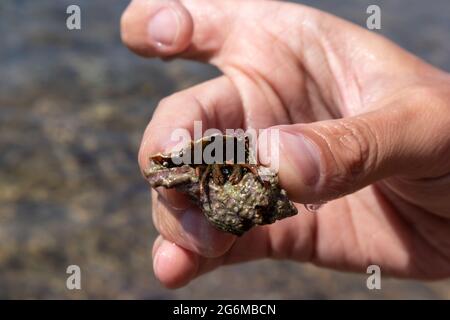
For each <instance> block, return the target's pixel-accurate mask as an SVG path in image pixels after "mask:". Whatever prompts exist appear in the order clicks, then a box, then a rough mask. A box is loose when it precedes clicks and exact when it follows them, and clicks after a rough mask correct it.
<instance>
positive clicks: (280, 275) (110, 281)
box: [0, 0, 450, 299]
mask: <svg viewBox="0 0 450 320" xmlns="http://www.w3.org/2000/svg"><path fill="white" fill-rule="evenodd" d="M303 3H307V4H310V5H312V6H316V7H319V8H321V9H323V10H326V11H329V12H332V13H334V14H336V15H339V16H341V17H344V18H347V19H349V20H352V21H354V22H355V23H357V24H359V25H361V26H364V25H365V19H366V17H367V15H366V13H365V11H366V8H367V6H368V5H370V4H378V5H380V6H381V8H382V30H381V33H382V34H385V35H387V36H388V37H390V38H391V39H393V40H394V41H396V42H398V43H400V44H401V45H402V46H403V47H405V48H407V49H409V50H410V51H412V52H414V53H416V54H418V55H419V56H421V57H423V58H424V59H426V60H427V61H429V62H431V63H433V64H434V65H436V66H438V67H441V68H443V69H446V70H448V71H450V42H449V41H448V39H449V34H450V2H449V1H448V0H430V1H421V0H389V1H387V0H386V1H375V0H369V1H367V0H363V1H356V0H354V1H351V0H341V1H335V0H316V1H313V0H311V1H303ZM70 4H78V5H79V6H80V7H81V10H82V28H83V29H82V31H72V32H70V31H68V30H67V29H66V27H65V19H66V17H67V16H66V13H65V11H66V8H67V6H68V5H70ZM127 4H128V1H127V0H70V1H67V0H59V1H54V0H39V1H33V0H2V1H1V2H0V31H1V37H2V39H1V41H0V298H68V299H77V298H125V299H127V298H150V299H164V298H193V299H196V298H255V299H259V298H275V299H278V298H290V299H297V298H298V299H302V298H306V299H314V298H369V299H371V298H446V299H449V298H450V282H449V281H440V282H435V283H422V282H416V281H400V280H392V279H386V280H385V279H383V283H382V286H383V287H382V290H380V291H369V290H368V289H367V288H366V286H365V281H366V277H365V276H364V275H354V274H346V273H338V272H332V271H329V270H324V269H318V268H316V267H313V266H309V265H300V264H296V263H290V262H275V261H260V262H254V263H248V264H243V265H238V266H230V267H226V268H222V269H220V270H217V271H215V272H213V273H211V274H208V275H206V276H204V277H202V278H201V279H198V280H196V281H194V282H193V283H192V284H190V285H189V286H187V287H186V288H183V289H180V290H176V291H170V290H166V289H164V288H162V287H161V285H160V284H159V283H158V282H157V280H155V278H154V277H153V274H152V263H151V257H150V252H151V243H152V240H153V239H154V238H155V236H156V232H155V230H154V228H153V226H152V223H151V218H150V197H149V188H148V186H147V184H146V182H145V181H144V180H143V179H142V178H141V175H140V173H139V169H138V166H137V163H136V155H137V150H138V146H139V142H140V138H141V134H142V132H143V130H144V128H145V126H146V124H147V122H148V120H149V119H150V117H151V115H152V112H153V110H154V107H155V106H156V105H157V103H158V101H159V100H160V99H161V98H162V97H164V96H166V95H168V94H171V93H173V92H174V91H177V90H180V89H183V88H186V87H188V86H190V85H193V84H196V83H199V82H201V81H203V80H206V79H210V78H212V77H214V76H216V75H217V74H218V72H217V70H215V69H214V68H212V67H208V66H202V65H199V64H196V63H191V62H185V61H175V62H170V63H162V62H161V61H158V60H152V61H148V60H144V59H142V58H138V57H136V56H134V55H133V54H131V53H130V52H129V51H128V50H127V49H126V48H125V47H124V46H123V45H122V44H121V41H120V34H119V19H120V15H121V12H122V11H123V10H124V8H125V7H126V5H127ZM70 264H77V265H79V266H80V267H81V269H82V290H81V291H69V290H67V289H66V286H65V281H66V277H67V275H66V273H65V270H66V267H67V266H68V265H70Z"/></svg>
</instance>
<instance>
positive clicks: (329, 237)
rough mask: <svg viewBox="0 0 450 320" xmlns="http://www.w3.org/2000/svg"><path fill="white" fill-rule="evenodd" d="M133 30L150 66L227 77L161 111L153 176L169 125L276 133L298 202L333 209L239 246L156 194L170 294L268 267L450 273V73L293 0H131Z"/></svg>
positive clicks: (169, 195)
mask: <svg viewBox="0 0 450 320" xmlns="http://www.w3.org/2000/svg"><path fill="white" fill-rule="evenodd" d="M163 9H166V10H163ZM121 23H122V37H123V41H124V42H125V43H126V45H127V46H128V47H129V48H130V49H131V50H133V51H134V52H136V53H138V54H140V55H143V56H147V57H163V58H185V59H193V60H198V61H202V62H205V63H211V64H214V65H216V66H217V67H218V68H220V70H221V71H222V72H223V75H222V76H220V77H218V78H217V79H213V80H210V81H208V82H206V83H203V84H200V85H198V86H195V87H193V88H190V89H187V90H185V91H182V92H178V93H175V94H174V95H172V96H170V97H168V98H165V99H164V100H162V101H161V103H160V104H159V106H158V108H157V109H156V111H155V113H154V115H153V118H152V120H151V121H150V123H149V125H148V127H147V129H146V131H145V133H144V136H143V140H142V145H141V149H140V153H139V163H140V166H141V169H144V168H145V167H146V165H147V164H148V157H149V155H150V154H153V153H156V152H159V151H162V150H168V149H170V147H171V145H170V140H169V139H170V138H169V137H170V134H171V132H172V130H174V129H176V128H186V129H189V130H190V131H192V129H193V122H194V121H195V120H201V121H202V122H203V127H204V129H207V128H210V127H213V128H218V129H221V130H224V129H226V128H243V129H246V128H249V127H252V128H277V129H279V130H280V145H279V148H280V168H279V177H280V181H281V184H282V187H283V188H284V189H286V190H287V192H288V194H289V197H290V198H291V199H293V200H294V201H296V202H297V203H315V202H318V201H323V200H327V201H329V202H328V203H327V204H326V205H325V206H324V207H323V208H322V209H320V210H319V212H318V213H317V214H311V213H306V214H303V213H302V212H304V210H303V208H302V206H301V205H298V208H299V211H301V212H300V214H299V215H297V216H295V217H292V218H289V219H285V220H282V221H279V222H276V223H275V224H272V225H268V226H263V227H256V228H254V229H252V230H250V231H249V232H248V233H246V234H245V235H244V236H242V237H240V238H236V237H235V236H232V235H229V234H225V233H222V232H220V231H217V230H216V229H214V228H213V227H212V226H210V225H209V224H208V222H207V221H206V219H205V218H204V217H203V215H202V214H201V213H200V212H199V210H198V209H197V208H194V207H192V206H191V205H190V204H189V203H188V202H187V201H186V199H185V198H184V197H183V196H181V195H179V194H177V193H175V192H173V191H170V190H160V192H159V193H158V194H157V193H156V192H154V191H153V192H152V205H153V219H154V223H155V226H156V228H157V229H158V231H159V232H160V234H161V236H159V237H158V239H157V240H156V241H155V244H154V248H153V258H154V271H155V274H156V276H157V277H158V278H159V279H160V281H161V282H162V283H163V284H164V285H166V286H167V287H172V288H174V287H179V286H183V285H185V284H187V283H188V282H189V281H190V280H192V279H194V278H195V277H197V276H199V275H201V274H203V273H205V272H208V271H211V270H213V269H215V268H217V267H219V266H221V265H225V264H231V263H238V262H243V261H249V260H254V259H260V258H266V257H270V258H275V259H292V260H296V261H301V262H311V263H314V264H316V265H319V266H325V267H330V268H334V269H339V270H349V271H365V270H366V268H367V266H368V265H370V264H377V265H379V266H380V267H381V269H382V271H383V273H384V274H391V275H394V276H399V277H414V278H424V279H436V278H442V277H448V276H449V275H450V232H449V231H450V197H449V196H450V175H449V173H450V76H449V75H448V74H446V73H444V72H442V71H439V70H438V69H435V68H434V67H432V66H430V65H428V64H426V63H425V62H423V61H421V60H420V59H418V58H417V57H415V56H413V55H411V54H409V53H408V52H406V51H404V50H402V49H401V48H399V47H398V46H396V45H395V44H393V43H391V42H390V41H388V40H386V39H384V38H382V37H380V36H378V35H376V34H373V33H371V32H369V31H367V30H364V29H362V28H359V27H358V26H355V25H353V24H351V23H348V22H346V21H343V20H341V19H339V18H337V17H334V16H332V15H329V14H326V13H324V12H321V11H318V10H315V9H312V8H309V7H305V6H301V5H296V4H290V3H282V2H272V1H257V0H248V1H236V0H234V1H233V0H222V1H211V0H182V1H158V0H134V1H132V2H131V4H130V5H129V7H128V8H127V10H126V12H125V13H124V15H123V17H122V22H121ZM264 148H265V146H260V149H262V150H263V149H264ZM263 152H264V150H263ZM344 195H345V196H344ZM333 199H334V200H333Z"/></svg>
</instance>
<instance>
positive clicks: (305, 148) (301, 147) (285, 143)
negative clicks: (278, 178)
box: [280, 130, 320, 186]
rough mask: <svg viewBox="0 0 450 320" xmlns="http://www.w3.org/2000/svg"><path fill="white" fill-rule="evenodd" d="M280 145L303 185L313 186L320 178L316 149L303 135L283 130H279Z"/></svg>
mask: <svg viewBox="0 0 450 320" xmlns="http://www.w3.org/2000/svg"><path fill="white" fill-rule="evenodd" d="M280 145H281V148H282V152H283V154H284V156H285V157H287V158H288V159H289V163H290V164H291V165H292V166H294V168H293V169H294V170H295V171H296V172H298V173H299V176H300V177H301V178H302V180H303V183H305V184H306V185H309V186H314V185H315V184H316V183H317V182H318V180H319V178H320V167H319V166H320V154H319V151H318V150H317V147H316V146H314V145H313V143H312V142H310V141H309V140H308V139H307V138H305V137H304V136H303V135H301V134H293V133H290V132H287V131H283V130H280Z"/></svg>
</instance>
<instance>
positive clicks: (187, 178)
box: [144, 136, 297, 235]
mask: <svg viewBox="0 0 450 320" xmlns="http://www.w3.org/2000/svg"><path fill="white" fill-rule="evenodd" d="M224 137H226V136H224ZM203 141H204V139H202V141H201V143H203ZM198 142H200V141H195V142H193V143H198ZM191 145H192V144H191ZM165 159H167V160H169V159H170V156H168V155H161V154H157V155H155V156H152V157H151V158H150V164H149V167H148V169H147V170H146V171H145V172H144V174H145V176H146V177H147V179H148V181H149V182H150V184H151V186H152V187H154V188H156V187H159V186H163V187H165V188H176V189H177V190H178V191H180V192H183V193H185V194H187V195H189V196H190V198H191V199H192V200H193V201H194V202H195V203H196V204H197V205H198V206H199V207H200V208H201V209H202V211H203V213H204V215H205V217H206V218H207V219H208V221H209V222H210V223H211V224H212V225H214V226H215V227H216V228H218V229H220V230H222V231H225V232H230V233H232V234H235V235H242V234H243V233H244V232H245V231H247V230H249V229H250V228H252V227H253V226H255V225H264V224H270V223H273V222H275V221H276V220H280V219H283V218H286V217H290V216H293V215H295V214H297V208H296V207H295V206H294V205H293V203H292V202H291V201H289V199H288V197H287V194H286V191H284V190H283V189H281V188H280V186H279V184H278V177H277V174H276V173H275V172H274V171H273V170H271V169H268V168H266V167H263V166H257V173H258V176H256V175H254V174H253V173H252V172H250V171H247V172H246V173H245V174H244V175H243V177H242V179H241V180H240V181H239V182H238V183H236V184H232V183H231V182H230V181H226V182H225V183H224V184H223V185H218V184H216V183H215V182H214V180H213V179H209V180H208V182H207V183H208V188H205V192H203V193H202V194H200V192H199V190H200V185H199V183H200V181H199V177H198V176H197V175H196V171H195V168H194V166H191V165H186V164H183V165H180V166H173V167H166V166H164V165H162V163H163V162H164V160H165Z"/></svg>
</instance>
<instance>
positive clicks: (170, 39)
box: [148, 7, 179, 46]
mask: <svg viewBox="0 0 450 320" xmlns="http://www.w3.org/2000/svg"><path fill="white" fill-rule="evenodd" d="M178 29H179V19H178V16H177V13H176V12H175V11H174V10H173V9H172V8H170V7H165V8H162V9H161V10H159V11H158V12H157V13H156V14H155V15H154V16H153V17H152V18H151V20H150V23H149V25H148V32H149V35H150V38H151V39H152V41H154V42H155V43H157V44H158V45H165V46H170V45H172V44H174V42H175V40H176V38H177V35H178Z"/></svg>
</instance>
